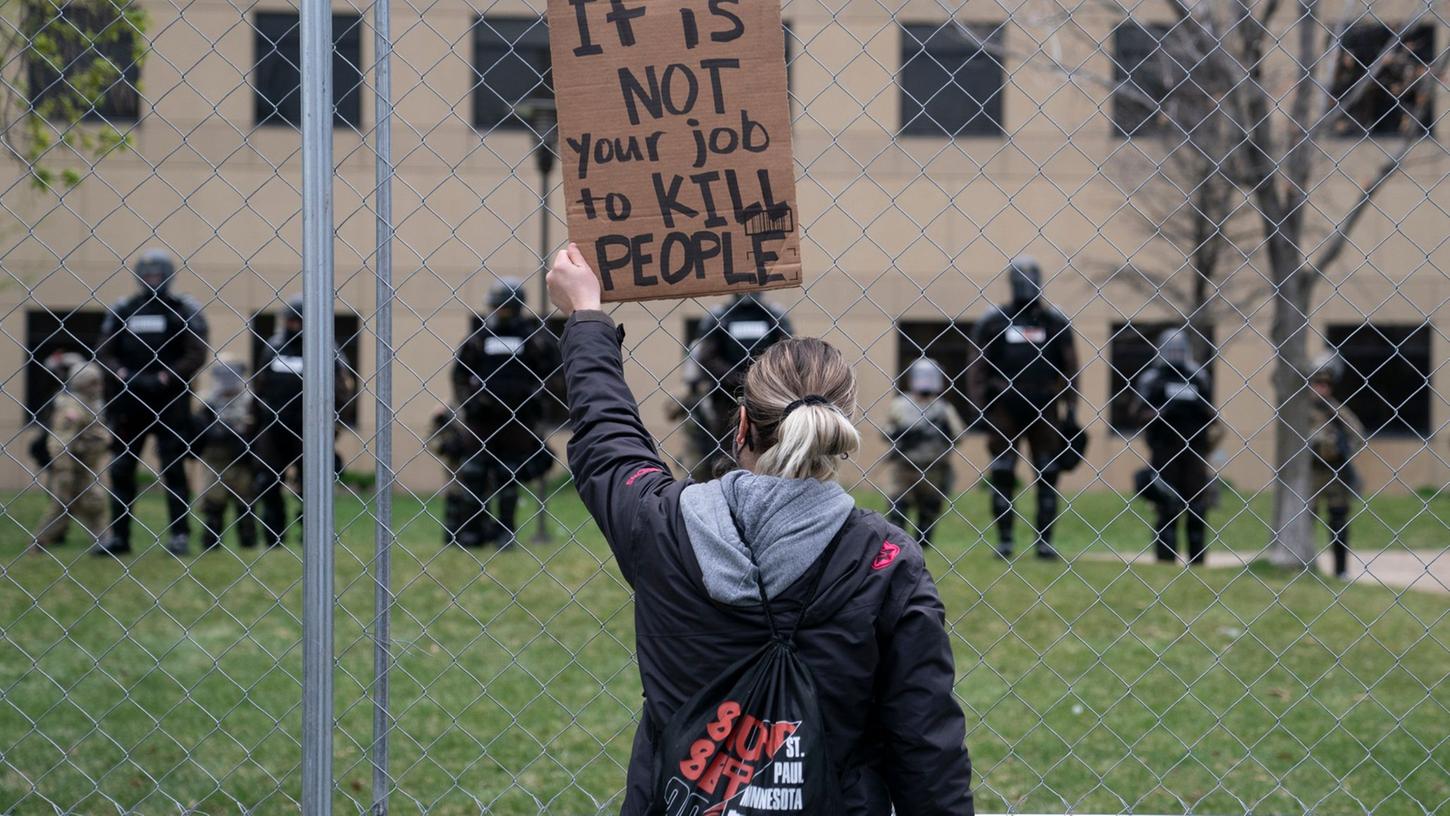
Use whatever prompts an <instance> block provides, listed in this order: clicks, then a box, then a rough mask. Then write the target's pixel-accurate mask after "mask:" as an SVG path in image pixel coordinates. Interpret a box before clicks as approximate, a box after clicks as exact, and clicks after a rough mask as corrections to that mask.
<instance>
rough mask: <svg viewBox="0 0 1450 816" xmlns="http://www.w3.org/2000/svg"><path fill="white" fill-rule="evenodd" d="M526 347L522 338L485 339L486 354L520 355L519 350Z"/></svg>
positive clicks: (484, 350) (484, 349)
mask: <svg viewBox="0 0 1450 816" xmlns="http://www.w3.org/2000/svg"><path fill="white" fill-rule="evenodd" d="M523 347H524V339H523V338H522V337H485V338H484V339H483V353H484V354H518V353H519V349H521V348H523Z"/></svg>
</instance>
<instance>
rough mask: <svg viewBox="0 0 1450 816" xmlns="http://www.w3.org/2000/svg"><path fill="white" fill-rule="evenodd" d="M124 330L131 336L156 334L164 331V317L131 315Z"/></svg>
mask: <svg viewBox="0 0 1450 816" xmlns="http://www.w3.org/2000/svg"><path fill="white" fill-rule="evenodd" d="M126 328H127V329H129V330H130V331H131V333H133V334H156V333H157V332H164V331H166V315H131V316H130V317H128V318H126Z"/></svg>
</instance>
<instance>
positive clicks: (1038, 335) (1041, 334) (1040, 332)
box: [1007, 326, 1047, 344]
mask: <svg viewBox="0 0 1450 816" xmlns="http://www.w3.org/2000/svg"><path fill="white" fill-rule="evenodd" d="M1046 341H1047V329H1044V328H1041V327H1038V326H1008V327H1007V342H1009V343H1034V344H1036V343H1044V342H1046Z"/></svg>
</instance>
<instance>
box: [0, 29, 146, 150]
mask: <svg viewBox="0 0 1450 816" xmlns="http://www.w3.org/2000/svg"><path fill="white" fill-rule="evenodd" d="M84 8H85V7H83V6H81V5H78V4H73V3H66V4H64V5H63V6H62V7H61V10H60V13H61V19H58V20H50V21H47V22H46V23H45V24H44V25H43V26H41V27H40V28H37V29H35V30H33V31H32V29H31V21H29V20H22V21H21V23H20V26H21V30H22V31H24V32H29V33H28V36H31V37H34V36H35V35H36V34H39V33H40V31H41V30H43V29H44V28H47V27H49V26H52V25H65V24H67V23H69V24H70V25H72V26H74V27H75V28H76V29H77V30H79V29H80V26H78V25H76V23H75V21H73V20H71V19H70V18H69V17H68V16H66V15H67V14H68V13H70V12H72V11H80V10H84ZM24 13H25V12H22V14H24ZM114 25H120V26H122V27H123V30H124V31H126V32H127V37H128V41H127V42H126V50H127V52H128V56H129V54H130V52H133V51H134V49H135V42H136V36H137V34H138V33H139V32H137V31H136V29H135V28H133V27H131V26H130V25H128V24H127V22H126V17H125V15H124V14H118V15H117V16H116V18H115V19H113V20H111V21H110V22H108V23H106V25H105V26H104V27H102V28H101V29H99V30H102V31H104V30H105V29H107V28H110V27H111V26H114ZM89 30H92V31H94V30H96V29H89ZM94 50H95V49H94V48H93V47H88V48H86V49H85V51H83V52H82V53H81V55H76V57H75V58H74V59H73V60H72V61H71V62H69V63H67V65H66V68H69V67H71V66H72V65H74V64H75V62H77V61H79V59H80V57H81V56H82V55H84V54H85V53H87V52H90V51H94ZM31 53H32V51H31V49H30V48H25V49H24V50H23V55H22V57H21V62H22V69H21V70H22V75H23V76H24V77H25V84H26V88H25V90H26V103H27V104H28V105H29V106H30V109H31V110H35V109H36V108H37V107H38V106H39V105H41V104H43V103H44V102H45V99H46V97H47V96H49V95H50V94H53V93H63V92H64V89H63V88H58V87H57V83H61V82H63V81H64V80H65V78H66V77H67V76H69V73H70V72H69V71H68V70H65V69H62V70H61V71H60V72H59V74H57V75H55V76H49V74H51V73H53V72H52V71H51V70H50V68H49V66H47V65H45V64H44V63H41V62H38V61H32V60H31V59H30V56H31ZM101 56H102V55H101V54H95V55H94V56H93V57H92V59H98V58H100V57H101ZM118 85H120V86H123V87H124V88H125V89H126V90H129V91H130V94H129V95H130V97H131V98H132V100H133V102H134V107H135V110H134V112H133V111H120V112H118V111H106V110H103V109H102V107H103V106H105V105H107V104H110V103H112V101H113V99H114V97H112V96H111V88H115V87H116V86H118ZM111 88H108V89H107V91H106V93H105V94H104V95H103V96H102V97H101V99H100V102H101V105H99V106H96V105H93V106H91V107H90V108H89V109H88V110H86V111H85V112H84V113H82V114H81V116H80V121H82V122H86V123H101V124H113V125H130V124H135V123H137V122H139V121H141V115H142V108H143V107H144V105H143V102H144V99H145V98H144V97H143V96H142V95H141V63H140V61H139V60H135V59H131V60H129V61H128V63H127V64H126V65H125V67H124V68H122V69H121V78H120V79H118V80H117V81H116V82H115V83H113V84H112V85H111Z"/></svg>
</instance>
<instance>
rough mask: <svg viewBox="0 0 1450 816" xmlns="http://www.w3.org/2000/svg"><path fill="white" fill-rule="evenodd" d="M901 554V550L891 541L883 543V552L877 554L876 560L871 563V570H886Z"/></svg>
mask: <svg viewBox="0 0 1450 816" xmlns="http://www.w3.org/2000/svg"><path fill="white" fill-rule="evenodd" d="M900 553H901V548H900V547H898V546H896V545H895V544H892V543H891V542H890V541H883V542H881V552H878V553H876V559H875V560H874V561H872V562H871V569H874V570H879V569H886V568H887V567H889V566H891V562H892V561H895V560H896V556H897V555H899V554H900Z"/></svg>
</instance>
